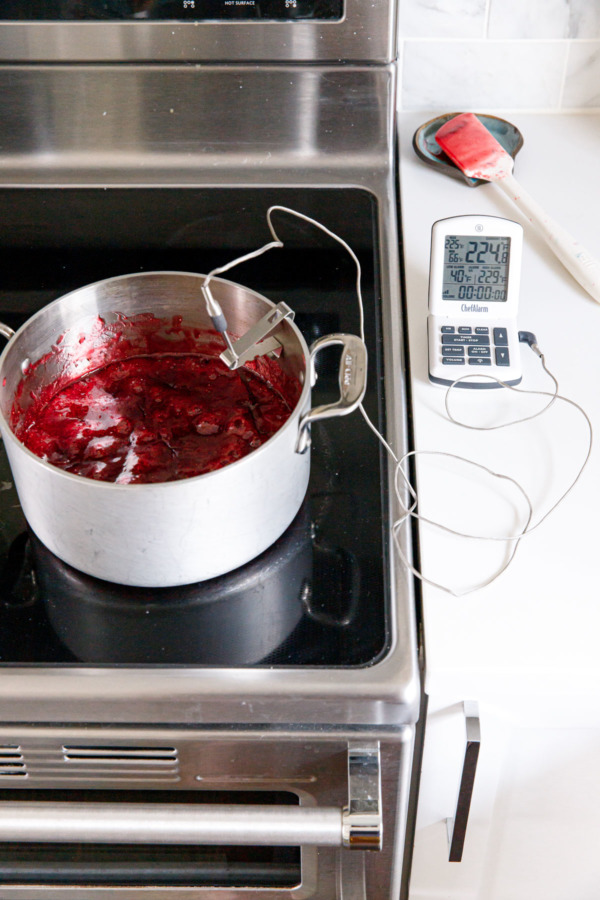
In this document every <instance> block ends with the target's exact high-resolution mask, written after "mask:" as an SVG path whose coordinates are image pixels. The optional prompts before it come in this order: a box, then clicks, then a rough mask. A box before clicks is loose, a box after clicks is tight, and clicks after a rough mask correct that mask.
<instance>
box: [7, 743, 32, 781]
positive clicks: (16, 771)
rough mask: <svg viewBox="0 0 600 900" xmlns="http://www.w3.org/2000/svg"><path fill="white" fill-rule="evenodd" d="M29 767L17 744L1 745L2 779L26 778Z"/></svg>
mask: <svg viewBox="0 0 600 900" xmlns="http://www.w3.org/2000/svg"><path fill="white" fill-rule="evenodd" d="M26 775H27V766H26V765H25V760H24V759H23V754H22V753H21V748H20V747H19V746H18V745H17V744H4V745H0V778H2V779H4V778H24V777H25V776H26Z"/></svg>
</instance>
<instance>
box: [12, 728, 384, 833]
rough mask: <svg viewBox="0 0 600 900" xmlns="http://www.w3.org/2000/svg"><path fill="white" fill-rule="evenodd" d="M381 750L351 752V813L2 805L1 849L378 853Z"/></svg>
mask: <svg viewBox="0 0 600 900" xmlns="http://www.w3.org/2000/svg"><path fill="white" fill-rule="evenodd" d="M381 818H382V817H381V768H380V751H379V744H378V743H377V742H373V743H364V744H362V743H361V744H351V745H350V746H349V748H348V805H347V806H346V807H343V808H340V807H319V806H291V807H288V806H268V805H247V806H244V805H242V804H239V805H237V804H235V805H234V804H230V805H225V804H219V805H216V804H211V805H208V804H206V805H204V804H201V803H199V804H198V805H197V806H195V805H190V804H179V803H169V804H167V803H164V804H163V803H161V804H157V803H154V804H153V803H122V804H121V803H93V802H92V803H79V802H78V803H70V802H69V801H64V802H62V801H61V802H57V803H50V802H46V801H32V802H27V801H19V800H15V801H3V802H1V803H0V842H3V841H9V842H23V843H26V842H30V843H31V842H42V843H48V842H50V843H105V844H106V843H109V844H205V845H224V844H227V845H245V846H306V845H311V846H333V847H342V846H343V847H350V848H352V849H358V850H380V849H381V840H382V826H381Z"/></svg>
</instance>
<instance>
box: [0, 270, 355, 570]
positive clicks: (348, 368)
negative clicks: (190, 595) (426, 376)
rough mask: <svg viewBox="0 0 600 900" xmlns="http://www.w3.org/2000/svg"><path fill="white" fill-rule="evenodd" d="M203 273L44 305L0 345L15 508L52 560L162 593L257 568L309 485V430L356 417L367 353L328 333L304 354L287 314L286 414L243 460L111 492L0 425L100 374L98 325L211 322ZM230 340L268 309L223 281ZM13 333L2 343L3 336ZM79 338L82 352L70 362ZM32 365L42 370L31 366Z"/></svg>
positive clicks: (115, 283) (120, 284) (1, 404)
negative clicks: (47, 393)
mask: <svg viewBox="0 0 600 900" xmlns="http://www.w3.org/2000/svg"><path fill="white" fill-rule="evenodd" d="M204 278H205V276H203V275H197V274H190V273H185V272H147V273H141V274H133V275H125V276H120V277H117V278H110V279H108V280H105V281H100V282H97V283H96V284H92V285H88V286H86V287H83V288H80V289H78V290H75V291H73V292H72V293H69V294H67V295H65V296H64V297H61V298H59V299H58V300H55V301H54V302H53V303H50V304H49V305H48V306H46V307H45V308H44V309H42V310H41V311H40V312H38V313H37V314H36V315H34V316H33V317H32V318H31V319H29V320H28V321H27V322H26V323H25V324H24V325H23V326H22V328H20V329H19V331H18V332H17V333H16V334H12V332H11V330H10V329H9V328H7V327H6V326H0V333H2V334H4V335H5V336H6V337H10V340H9V342H8V344H7V346H6V348H5V349H4V352H3V353H2V355H1V356H0V431H1V433H2V437H3V439H4V443H5V446H6V451H7V454H8V458H9V462H10V465H11V469H12V473H13V477H14V481H15V486H16V489H17V492H18V494H19V499H20V502H21V505H22V507H23V512H24V514H25V517H26V518H27V521H28V522H29V525H30V526H31V528H32V530H33V531H34V532H35V534H36V535H37V536H38V538H39V539H40V540H41V541H42V543H43V544H45V545H46V547H48V548H49V549H50V550H51V551H52V552H53V553H54V554H55V555H56V556H58V557H59V559H62V560H63V561H64V562H66V563H68V564H69V565H71V566H74V567H75V568H76V569H79V570H80V571H82V572H85V573H87V574H89V575H93V576H95V577H97V578H102V579H105V580H108V581H112V582H115V583H118V584H127V585H134V586H147V587H167V586H173V585H181V584H191V583H194V582H198V581H203V580H206V579H208V578H212V577H214V576H217V575H221V574H223V573H225V572H230V571H232V570H234V569H235V568H237V567H238V566H241V565H243V564H244V563H246V562H248V561H249V560H251V559H254V558H255V557H256V556H258V555H259V554H260V553H262V551H263V550H265V549H266V548H267V547H269V546H270V545H271V544H273V543H274V541H275V540H276V539H277V538H278V537H279V536H280V535H281V534H282V533H283V532H284V531H285V529H286V528H287V527H288V526H289V525H290V523H291V522H292V520H293V519H294V517H295V515H296V513H297V512H298V510H299V508H300V506H301V503H302V500H303V498H304V495H305V493H306V489H307V486H308V479H309V472H310V427H311V423H312V422H314V421H316V420H318V419H322V418H327V417H330V416H338V415H344V414H346V413H349V412H351V411H352V410H354V409H355V408H356V407H357V406H358V404H359V403H360V401H361V400H362V397H363V395H364V391H365V386H366V367H367V357H366V348H365V347H364V344H363V342H362V341H361V340H360V339H359V338H357V337H356V336H354V335H344V334H333V335H328V336H326V337H323V338H321V339H320V340H318V341H317V342H316V343H315V344H313V346H312V347H311V349H310V351H309V349H308V347H307V345H306V342H305V340H304V338H303V337H302V334H301V332H300V331H299V329H298V328H297V326H296V325H295V324H294V322H293V321H291V320H290V319H289V318H286V319H284V320H283V321H281V322H280V324H279V325H278V326H277V327H276V329H275V330H274V331H273V333H272V337H274V338H275V339H276V340H277V341H278V342H279V344H280V345H281V352H280V355H279V357H278V365H279V366H281V368H282V369H283V371H284V372H285V374H286V375H287V376H289V377H291V378H293V379H297V381H298V383H299V386H300V387H299V394H300V396H299V400H298V402H297V404H296V407H295V408H294V410H293V412H292V414H291V416H290V418H289V419H288V420H287V422H286V423H285V424H284V425H283V426H282V427H281V428H280V429H279V431H277V432H276V433H275V434H274V435H273V436H272V437H271V438H270V439H269V440H268V441H266V442H265V443H264V444H263V445H262V446H261V447H259V448H257V449H256V450H253V451H252V452H251V453H249V454H248V455H247V456H245V457H243V458H242V459H239V460H237V461H236V462H234V463H231V464H230V465H227V466H224V467H223V468H221V469H218V470H216V471H214V472H209V473H207V474H204V475H199V476H197V477H194V478H186V479H183V480H180V481H170V482H163V483H153V484H114V483H108V482H102V481H95V480H93V479H89V478H84V477H81V476H79V475H73V474H71V473H68V472H65V471H64V470H62V469H59V468H57V467H56V466H53V465H50V464H49V463H47V462H45V461H43V460H42V459H41V458H39V457H37V456H35V455H34V454H33V453H31V452H30V451H29V450H27V449H26V447H25V446H24V445H23V444H22V443H21V441H20V440H18V438H17V437H16V436H15V434H14V433H13V431H12V430H11V427H10V425H9V422H10V417H11V409H12V407H13V404H14V401H15V395H16V393H17V391H18V392H19V403H20V404H21V405H23V406H26V404H27V402H28V397H29V396H30V394H31V392H32V391H34V392H35V391H36V390H39V389H40V387H43V386H45V385H47V384H50V383H56V384H60V383H62V382H64V381H65V380H68V379H70V378H77V377H81V376H82V375H85V374H86V373H87V372H89V371H91V370H92V369H93V368H96V367H97V366H98V365H101V364H102V359H103V353H104V352H105V351H104V344H103V342H102V341H99V342H98V343H97V344H94V342H93V334H94V328H96V329H97V323H98V317H101V319H102V320H104V321H111V320H114V319H115V318H118V317H121V318H122V317H125V320H129V319H131V318H132V317H135V316H140V315H143V314H152V315H153V316H154V317H156V318H158V319H161V320H164V323H165V326H164V327H165V335H167V334H168V332H169V327H170V326H171V323H172V320H173V316H181V317H182V320H183V322H184V323H185V324H186V325H187V326H190V327H195V328H198V329H199V330H201V331H203V332H208V331H209V330H211V329H212V324H211V322H210V319H209V317H208V314H207V312H206V307H205V304H204V303H203V301H202V296H201V290H200V288H201V285H202V283H203V281H204ZM211 287H212V291H213V294H214V296H215V298H216V299H217V300H218V302H219V303H220V305H221V307H222V309H223V311H224V313H225V315H226V317H227V321H228V323H229V328H230V329H231V331H232V333H234V334H237V335H243V334H245V333H246V332H247V331H248V330H249V329H250V328H251V327H252V326H253V325H254V324H256V323H257V322H258V321H259V320H260V319H261V318H262V317H263V316H264V315H265V314H266V313H267V312H269V311H270V310H272V309H274V304H273V303H272V302H271V301H270V300H268V299H266V298H265V297H263V296H261V295H260V294H257V293H255V292H254V291H251V290H249V289H247V288H245V287H242V286H240V285H237V284H234V283H233V282H229V281H226V280H224V279H219V278H215V279H213V280H212V282H211ZM11 335H12V336H11ZM86 341H87V342H88V343H89V345H90V347H91V348H92V349H91V351H90V352H89V353H88V354H86V353H82V352H81V346H82V343H83V344H84V345H85V344H86ZM332 344H339V345H340V346H341V362H340V377H339V384H340V397H339V400H337V401H336V402H334V403H330V404H327V405H326V406H322V407H317V408H313V409H311V406H310V403H311V386H312V384H313V383H314V380H315V377H316V376H315V364H314V361H315V358H316V356H317V354H318V353H319V352H320V351H321V349H322V348H324V347H326V346H330V345H332ZM40 360H42V362H41V363H40Z"/></svg>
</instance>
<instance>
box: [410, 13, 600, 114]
mask: <svg viewBox="0 0 600 900" xmlns="http://www.w3.org/2000/svg"><path fill="white" fill-rule="evenodd" d="M399 36H400V53H401V73H402V78H401V106H402V107H403V108H404V109H435V110H438V109H440V108H452V109H458V108H460V109H475V108H478V109H482V108H485V109H488V110H494V109H502V108H515V109H531V110H554V109H556V110H558V109H565V110H574V109H583V110H590V109H600V0H400V10H399Z"/></svg>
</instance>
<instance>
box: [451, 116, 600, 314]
mask: <svg viewBox="0 0 600 900" xmlns="http://www.w3.org/2000/svg"><path fill="white" fill-rule="evenodd" d="M435 139H436V141H437V143H438V144H439V145H440V147H441V148H442V150H443V151H444V153H446V155H447V156H449V157H450V159H451V160H452V162H453V163H454V164H455V165H456V166H458V168H459V169H460V170H461V172H464V174H465V175H467V176H468V177H469V178H481V179H483V180H484V181H491V182H493V183H494V184H495V185H497V186H498V187H499V188H501V189H502V190H503V191H504V193H505V194H507V195H508V196H509V197H510V199H511V200H512V201H513V203H515V204H516V206H517V207H518V208H519V209H520V210H521V211H522V212H524V213H525V215H526V216H527V218H528V219H529V221H530V222H531V223H532V224H533V225H534V226H535V227H536V228H537V229H538V231H539V232H540V234H542V236H543V237H544V238H545V239H546V241H547V243H548V244H549V246H550V247H551V249H552V250H553V251H554V254H555V255H556V257H557V258H558V259H559V260H560V261H561V263H562V264H563V266H564V267H565V268H566V269H567V270H568V271H569V272H570V273H571V275H572V276H573V278H575V280H576V281H578V282H579V284H580V285H581V286H582V287H583V288H585V290H586V291H587V292H588V294H589V295H590V296H591V297H593V298H594V300H597V301H598V302H599V303H600V263H599V262H598V260H597V259H595V258H594V257H593V256H592V255H591V253H589V252H588V251H587V250H586V249H585V248H584V247H582V246H581V244H579V243H578V242H577V241H576V240H575V239H574V238H573V237H571V235H570V234H568V233H567V232H566V231H565V230H564V228H561V227H560V226H559V225H557V224H556V222H553V221H552V219H551V218H550V217H549V216H548V214H547V213H546V212H545V211H544V210H543V209H542V207H541V206H540V205H539V204H538V203H537V202H536V201H535V200H534V199H533V197H531V196H530V195H529V194H528V193H527V192H526V191H524V190H523V188H522V187H521V185H520V184H519V183H518V181H517V180H516V178H514V177H513V174H512V171H513V165H514V161H513V158H512V156H510V154H508V153H507V152H506V150H505V149H504V147H502V145H501V144H499V143H498V141H497V140H496V138H495V137H494V135H493V134H491V133H490V132H489V131H488V130H487V128H486V127H485V125H483V124H482V123H481V122H480V121H479V119H478V118H477V116H475V115H474V114H473V113H461V114H460V115H458V116H455V117H454V118H453V119H449V120H448V121H447V122H446V123H445V124H444V125H442V127H441V128H440V129H439V130H438V131H437V132H436V135H435Z"/></svg>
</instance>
